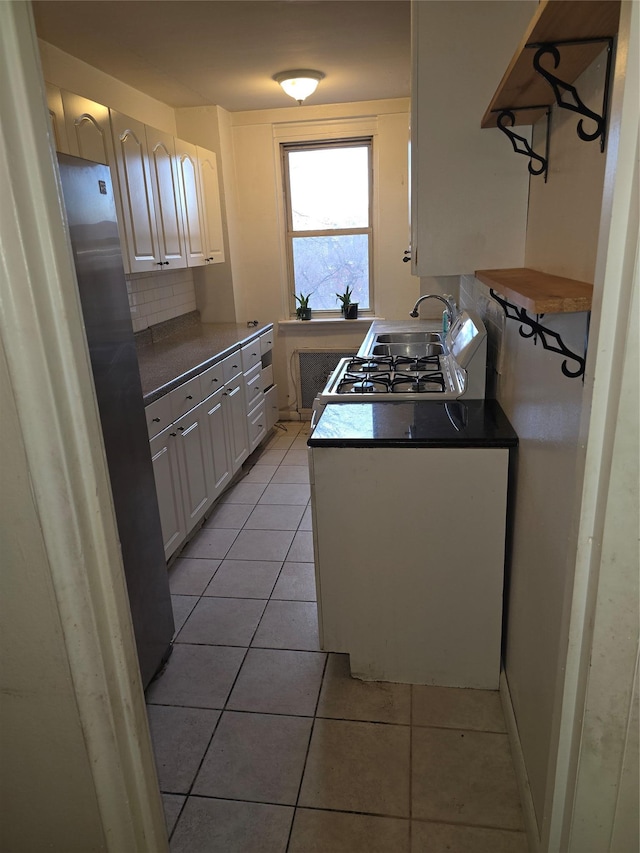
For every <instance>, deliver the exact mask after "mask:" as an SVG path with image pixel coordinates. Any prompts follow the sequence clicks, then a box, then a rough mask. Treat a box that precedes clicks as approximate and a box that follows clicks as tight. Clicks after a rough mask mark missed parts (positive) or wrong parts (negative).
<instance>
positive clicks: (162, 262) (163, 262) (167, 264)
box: [156, 261, 169, 267]
mask: <svg viewBox="0 0 640 853" xmlns="http://www.w3.org/2000/svg"><path fill="white" fill-rule="evenodd" d="M156 266H157V267H164V266H167V267H168V266H169V261H158V262H157V263H156Z"/></svg>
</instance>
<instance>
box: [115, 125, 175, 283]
mask: <svg viewBox="0 0 640 853" xmlns="http://www.w3.org/2000/svg"><path fill="white" fill-rule="evenodd" d="M111 127H112V130H113V145H114V150H115V161H116V167H117V170H118V178H119V181H120V194H121V201H122V215H123V225H124V231H125V234H126V238H127V254H128V257H129V267H130V271H131V272H151V271H153V270H158V269H163V266H164V261H163V259H162V258H161V257H160V247H159V245H158V237H157V232H156V209H155V202H154V198H153V189H152V185H151V170H150V168H149V158H148V155H147V140H146V132H145V126H144V124H142V122H139V121H136V120H135V119H132V118H129V116H125V115H122V113H118V112H116V111H115V110H111Z"/></svg>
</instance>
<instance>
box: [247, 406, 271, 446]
mask: <svg viewBox="0 0 640 853" xmlns="http://www.w3.org/2000/svg"><path fill="white" fill-rule="evenodd" d="M247 426H248V429H249V451H250V452H253V451H254V450H255V449H256V447H257V446H258V445H259V444H260V442H261V441H262V439H263V438H264V437H265V435H266V434H267V419H266V412H265V408H264V400H261V401H260V403H259V404H258V405H257V406H256V407H255V409H252V410H251V411H250V412H249V414H248V415H247Z"/></svg>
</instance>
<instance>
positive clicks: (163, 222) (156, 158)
mask: <svg viewBox="0 0 640 853" xmlns="http://www.w3.org/2000/svg"><path fill="white" fill-rule="evenodd" d="M145 130H146V138H147V152H148V155H149V164H150V169H151V182H152V188H153V194H154V200H155V211H156V230H157V234H158V246H159V250H160V260H161V261H162V262H163V266H165V267H167V268H169V269H179V268H182V267H186V266H187V257H186V250H185V241H184V231H183V226H182V199H181V197H180V183H179V180H178V168H177V161H176V147H175V140H174V138H173V136H170V135H169V134H168V133H163V132H162V131H161V130H156V128H154V127H149V126H148V125H147V127H146V128H145Z"/></svg>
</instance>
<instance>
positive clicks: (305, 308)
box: [293, 293, 311, 319]
mask: <svg viewBox="0 0 640 853" xmlns="http://www.w3.org/2000/svg"><path fill="white" fill-rule="evenodd" d="M293 296H294V298H295V300H296V302H297V303H298V307H297V308H296V314H297V315H298V318H299V319H302V318H303V317H304V316H305V315H306V314H307V313H308V312H309V311H310V310H311V309H310V307H309V299H310V298H311V293H308V294H307V295H306V296H305V295H304V293H294V294H293Z"/></svg>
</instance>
